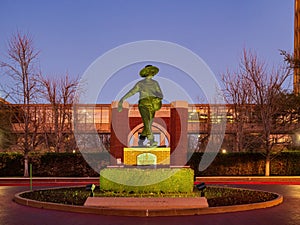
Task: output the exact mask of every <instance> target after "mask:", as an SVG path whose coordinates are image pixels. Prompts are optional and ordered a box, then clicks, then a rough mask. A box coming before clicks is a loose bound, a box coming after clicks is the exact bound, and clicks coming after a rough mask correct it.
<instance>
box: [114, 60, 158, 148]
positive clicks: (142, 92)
mask: <svg viewBox="0 0 300 225" xmlns="http://www.w3.org/2000/svg"><path fill="white" fill-rule="evenodd" d="M158 71H159V69H158V68H157V67H155V66H152V65H147V66H145V68H143V69H142V70H141V71H140V76H141V77H143V78H144V79H143V80H140V81H138V82H137V83H136V84H135V86H134V87H133V88H132V89H131V90H130V91H128V92H127V93H126V94H125V95H124V96H123V97H122V98H121V99H120V101H119V105H118V110H119V112H121V111H122V105H123V101H124V100H125V99H127V98H129V97H130V96H132V95H134V94H136V93H139V104H138V107H139V111H140V114H141V116H142V120H143V123H144V129H143V131H142V133H141V134H140V136H139V145H140V146H143V143H144V141H145V139H146V138H147V139H148V141H149V145H150V146H157V142H155V141H154V136H153V133H152V130H151V127H152V122H153V118H154V116H155V112H156V111H158V110H159V109H160V108H161V104H162V103H161V101H162V99H163V93H162V91H161V89H160V86H159V84H158V82H157V81H155V80H153V79H152V78H153V77H154V76H155V75H156V74H157V73H158Z"/></svg>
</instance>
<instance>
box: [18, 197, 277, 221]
mask: <svg viewBox="0 0 300 225" xmlns="http://www.w3.org/2000/svg"><path fill="white" fill-rule="evenodd" d="M26 192H29V191H25V192H21V193H17V194H15V196H14V199H13V200H14V201H15V202H16V203H18V204H21V205H25V206H31V207H35V208H41V209H50V210H59V211H67V212H74V213H89V214H98V215H106V216H136V217H155V216H191V215H204V214H218V213H229V212H240V211H247V210H254V209H264V208H269V207H273V206H276V205H279V204H281V203H282V202H283V196H282V195H279V194H277V193H274V194H276V195H277V196H278V197H277V198H276V199H273V200H271V201H267V202H259V203H252V204H243V205H233V206H218V207H208V208H181V209H172V208H167V209H118V208H111V207H87V206H74V205H64V204H57V203H50V202H40V201H36V200H31V199H26V198H22V197H20V195H21V194H23V193H26Z"/></svg>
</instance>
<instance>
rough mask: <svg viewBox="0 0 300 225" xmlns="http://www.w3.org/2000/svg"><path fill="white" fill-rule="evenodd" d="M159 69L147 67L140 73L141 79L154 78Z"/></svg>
mask: <svg viewBox="0 0 300 225" xmlns="http://www.w3.org/2000/svg"><path fill="white" fill-rule="evenodd" d="M158 71H159V69H158V68H157V67H156V66H152V65H147V66H145V68H143V69H142V70H141V71H140V76H141V77H148V76H154V75H156V74H157V73H158Z"/></svg>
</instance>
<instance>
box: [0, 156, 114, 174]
mask: <svg viewBox="0 0 300 225" xmlns="http://www.w3.org/2000/svg"><path fill="white" fill-rule="evenodd" d="M86 157H88V158H89V162H91V163H93V164H94V166H95V167H96V168H97V171H99V170H100V169H101V168H104V167H105V166H106V165H108V163H109V155H108V154H106V153H103V154H102V153H98V154H93V153H91V154H89V155H87V156H86ZM29 163H31V164H32V168H33V169H32V171H33V172H32V173H33V176H37V177H87V176H93V177H97V176H99V173H97V172H96V171H95V170H94V169H92V168H91V167H90V166H89V164H88V163H87V162H86V161H85V159H84V158H83V157H82V155H81V154H80V153H75V154H74V153H46V154H31V155H29ZM23 171H24V158H23V156H22V154H18V153H14V154H13V153H1V154H0V176H2V177H8V176H23V174H24V172H23Z"/></svg>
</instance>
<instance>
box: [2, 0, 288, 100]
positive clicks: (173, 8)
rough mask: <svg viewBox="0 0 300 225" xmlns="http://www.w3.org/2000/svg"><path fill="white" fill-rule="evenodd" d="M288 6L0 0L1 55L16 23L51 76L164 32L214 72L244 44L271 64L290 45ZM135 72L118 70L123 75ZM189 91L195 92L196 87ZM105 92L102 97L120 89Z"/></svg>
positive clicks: (275, 0) (251, 0)
mask: <svg viewBox="0 0 300 225" xmlns="http://www.w3.org/2000/svg"><path fill="white" fill-rule="evenodd" d="M293 6H294V0H148V1H144V0H77V1H76V0H73V1H71V0H59V1H56V0H52V1H47V0H39V1H38V0H35V1H34V0H26V1H22V0H1V3H0V59H4V54H5V49H6V43H7V40H8V39H9V37H10V36H11V34H12V33H13V32H16V31H17V30H19V31H22V32H29V33H30V34H31V35H32V36H33V39H34V43H35V47H36V48H37V49H39V50H40V67H41V69H42V72H43V73H44V74H47V75H49V76H60V75H62V74H64V73H66V72H68V73H69V74H70V75H73V76H80V75H82V74H83V73H84V71H85V70H86V69H87V68H88V66H89V65H90V64H91V63H92V62H93V61H94V60H95V59H96V58H98V57H99V56H101V55H102V54H104V53H105V52H106V51H108V50H110V49H112V48H115V47H117V46H119V45H122V44H125V43H129V42H133V41H140V40H163V41H169V42H174V43H177V44H179V45H181V46H184V47H186V48H188V49H190V50H191V51H193V52H195V53H196V54H198V55H199V56H200V57H201V58H202V59H203V60H204V61H205V62H206V63H207V64H208V66H209V67H210V68H211V70H212V71H213V72H214V73H215V74H216V76H217V77H219V76H220V74H221V73H223V72H225V71H226V70H227V69H228V68H229V69H235V68H236V67H237V66H238V60H239V56H240V54H241V51H242V49H243V48H249V49H253V50H255V51H256V52H257V53H258V55H259V56H261V57H262V58H263V59H265V60H266V61H267V62H268V63H269V64H271V65H272V64H277V63H279V62H280V61H282V57H281V56H280V55H279V51H278V49H285V50H287V51H290V52H292V50H293V27H294V23H293V19H294V18H293V16H294V11H293V10H294V9H293ZM125 71H126V70H125ZM131 72H134V71H131ZM169 73H174V71H172V69H170V71H169ZM137 74H138V71H137V72H136V74H133V75H132V74H130V75H129V74H123V75H122V76H126V77H127V76H128V80H127V81H126V82H127V83H128V82H131V81H133V80H135V79H136V78H138V75H137ZM175 74H176V72H175ZM172 75H173V74H172ZM170 76H171V75H170ZM174 76H175V75H174ZM179 76H180V75H179ZM0 80H1V78H0ZM124 82H125V81H124ZM126 82H125V83H126ZM184 82H185V79H182V83H184ZM125 83H123V84H120V85H119V86H118V85H116V86H115V87H113V88H112V87H111V86H110V85H109V89H110V90H112V89H120V88H121V86H122V85H123V86H124V84H125ZM111 85H113V84H111ZM188 86H189V85H188V84H186V86H185V87H184V88H185V89H188V88H187V87H188ZM109 89H108V90H109ZM187 91H188V92H191V94H190V95H191V97H192V98H193V99H196V98H197V93H198V91H199V90H196V89H195V90H193V88H191V89H189V90H187ZM108 92H109V91H107V92H106V94H105V95H106V96H105V97H103V98H101V102H105V103H107V102H109V101H110V99H114V98H115V96H116V95H117V94H118V93H113V91H112V93H108Z"/></svg>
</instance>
